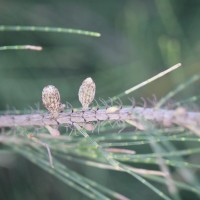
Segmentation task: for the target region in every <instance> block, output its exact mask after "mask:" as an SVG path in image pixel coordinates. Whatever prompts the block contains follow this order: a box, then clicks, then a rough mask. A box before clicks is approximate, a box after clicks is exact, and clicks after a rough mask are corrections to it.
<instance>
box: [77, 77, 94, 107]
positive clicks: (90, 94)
mask: <svg viewBox="0 0 200 200" xmlns="http://www.w3.org/2000/svg"><path fill="white" fill-rule="evenodd" d="M95 90H96V86H95V83H94V81H93V80H92V78H86V79H85V80H84V81H83V83H82V85H81V86H80V88H79V93H78V97H79V101H80V102H81V104H82V107H83V109H87V108H88V107H89V105H90V104H91V103H92V101H93V100H94V96H95Z"/></svg>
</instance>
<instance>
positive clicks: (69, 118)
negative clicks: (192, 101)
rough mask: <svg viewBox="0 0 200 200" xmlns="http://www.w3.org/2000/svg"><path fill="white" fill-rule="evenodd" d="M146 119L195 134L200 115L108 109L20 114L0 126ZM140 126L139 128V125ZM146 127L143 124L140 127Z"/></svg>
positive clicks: (179, 111)
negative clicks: (56, 114)
mask: <svg viewBox="0 0 200 200" xmlns="http://www.w3.org/2000/svg"><path fill="white" fill-rule="evenodd" d="M145 120H148V121H152V122H153V123H158V124H162V125H164V126H165V127H170V126H173V125H174V124H178V125H181V126H183V127H186V128H188V129H190V127H192V128H193V131H194V132H195V131H197V130H196V129H198V126H199V125H200V113H199V112H188V111H186V110H185V109H183V108H178V109H176V110H167V109H155V108H142V107H124V108H117V107H110V108H107V109H98V110H93V109H91V110H78V111H74V112H72V111H68V112H63V113H59V115H58V117H57V119H53V118H52V116H51V115H50V114H47V113H46V114H23V115H6V114H5V115H2V116H0V127H15V126H20V127H27V126H46V125H57V124H58V123H59V124H60V125H73V124H74V123H88V122H91V123H92V122H98V121H128V122H131V121H133V124H134V123H135V124H138V123H141V124H143V123H144V121H145ZM138 127H139V126H138ZM141 127H144V128H145V125H144V126H143V125H142V126H141Z"/></svg>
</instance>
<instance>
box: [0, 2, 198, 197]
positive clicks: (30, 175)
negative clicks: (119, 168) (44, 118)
mask: <svg viewBox="0 0 200 200" xmlns="http://www.w3.org/2000/svg"><path fill="white" fill-rule="evenodd" d="M0 16H1V17H0V24H1V25H23V26H25V25H34V26H51V27H66V28H77V29H84V30H90V31H97V32H100V33H101V34H102V36H101V37H100V38H94V37H87V36H81V35H73V34H62V33H38V32H34V33H33V32H0V38H1V40H0V46H4V45H23V44H31V45H41V46H42V47H43V48H44V49H43V51H41V52H34V51H28V50H27V51H23V50H22V51H1V52H0V94H1V100H0V110H6V108H7V107H8V106H9V107H10V109H12V108H15V109H20V110H21V109H22V110H23V109H27V108H29V107H30V106H31V107H35V104H36V103H38V102H39V103H40V105H41V100H40V99H41V91H42V89H43V87H44V86H46V85H48V84H53V85H55V86H56V87H57V88H59V90H60V93H61V96H62V100H63V102H65V101H68V102H70V103H71V104H72V105H73V106H74V107H80V103H79V102H78V97H77V93H78V89H79V86H80V84H81V82H82V81H83V79H85V78H86V77H89V76H90V77H92V78H93V79H94V81H95V82H96V85H97V91H96V99H98V98H99V97H101V98H104V99H107V98H108V97H112V96H114V95H117V94H118V93H121V92H122V91H124V90H126V89H128V88H130V87H132V86H134V85H136V84H138V83H140V82H142V81H144V80H146V79H148V78H150V77H151V76H153V75H155V74H157V73H159V72H160V71H163V70H165V69H167V68H168V67H170V66H172V65H174V64H176V63H179V62H181V63H182V64H183V67H182V68H181V69H178V70H177V71H175V72H173V73H172V74H170V75H167V76H166V77H164V78H162V79H160V80H157V81H156V82H154V83H152V84H149V85H148V86H146V87H145V88H142V89H140V90H139V91H137V92H135V93H134V95H133V96H134V97H135V98H136V99H139V98H140V97H150V96H152V94H155V95H156V96H157V98H158V99H159V98H161V97H162V96H164V95H165V94H166V93H168V92H169V91H170V90H172V89H173V88H175V87H176V86H177V85H178V84H180V83H182V82H184V81H186V80H187V79H188V78H189V77H191V76H192V75H193V74H195V73H198V72H199V60H200V56H199V55H200V26H199V24H200V20H199V19H200V1H198V0H190V1H187V0H182V1H172V0H171V1H169V0H142V1H140V0H137V1H136V0H123V1H122V0H110V1H94V0H84V1H82V0H76V1H74V0H60V1H53V0H48V1H47V0H43V1H35V0H18V1H7V0H0ZM197 92H199V88H198V87H196V86H195V85H194V86H193V87H190V89H188V90H185V91H183V92H182V93H181V95H180V96H179V97H177V99H178V98H179V99H182V98H184V97H189V96H190V95H194V94H196V93H197ZM124 102H125V103H127V102H126V99H124ZM7 157H9V158H10V159H11V160H9V159H8V163H12V164H6V165H5V166H2V170H1V173H0V188H1V189H0V190H1V193H0V199H33V200H35V199H43V200H45V199H86V198H84V197H83V196H82V195H81V194H79V193H78V192H77V191H74V190H72V189H70V187H68V186H66V185H64V184H62V183H60V182H59V181H58V180H56V179H54V178H52V177H50V176H49V175H48V174H46V173H44V172H43V171H42V170H40V169H39V168H37V167H35V166H33V165H31V164H30V163H29V162H28V161H25V160H24V159H22V158H18V159H20V161H21V162H20V163H19V162H18V163H16V162H15V161H16V159H17V158H16V157H15V156H13V159H12V155H9V156H7ZM18 159H17V160H18ZM5 163H6V162H5ZM21 166H23V167H21ZM9 167H11V169H10V168H9ZM71 167H72V168H75V170H77V171H80V172H81V173H83V174H85V175H87V176H89V177H91V178H92V179H96V180H97V181H98V182H101V183H102V184H104V185H109V187H111V188H113V189H114V190H117V191H119V192H120V191H121V192H122V193H124V194H127V196H132V195H133V194H134V197H135V199H142V198H147V197H148V199H150V197H151V195H152V197H151V199H159V198H158V197H157V196H156V195H155V194H154V193H153V192H152V191H150V190H149V189H147V188H146V187H145V186H144V185H142V184H141V183H139V182H138V181H133V179H132V178H131V177H129V176H128V175H124V174H119V173H116V172H106V171H105V172H102V171H101V170H96V169H87V168H84V167H79V166H77V165H75V166H73V165H72V166H71ZM98 174H99V175H98ZM102 174H103V175H102ZM111 177H112V180H111ZM41 179H42V181H41ZM113 183H115V185H112V184H113ZM126 183H127V184H126ZM133 188H134V189H133ZM145 188H146V189H145ZM141 190H142V191H141ZM141 193H142V194H141ZM184 196H185V199H187V194H185V195H184Z"/></svg>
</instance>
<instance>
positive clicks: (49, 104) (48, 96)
mask: <svg viewBox="0 0 200 200" xmlns="http://www.w3.org/2000/svg"><path fill="white" fill-rule="evenodd" d="M42 102H43V104H44V106H45V108H46V109H47V110H48V111H49V112H50V113H51V114H52V115H53V117H55V118H56V117H57V116H58V113H59V111H60V105H61V103H60V93H59V91H58V89H57V88H56V87H55V86H53V85H48V86H46V87H44V89H43V91H42Z"/></svg>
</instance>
